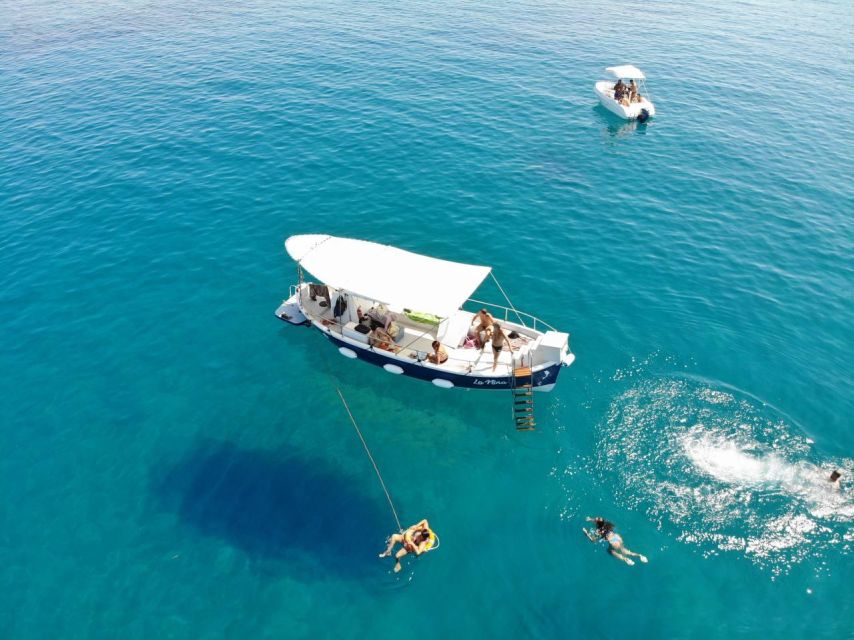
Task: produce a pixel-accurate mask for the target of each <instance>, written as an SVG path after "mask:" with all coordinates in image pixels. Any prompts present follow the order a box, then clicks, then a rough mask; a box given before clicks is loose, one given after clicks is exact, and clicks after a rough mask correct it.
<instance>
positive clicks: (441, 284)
mask: <svg viewBox="0 0 854 640" xmlns="http://www.w3.org/2000/svg"><path fill="white" fill-rule="evenodd" d="M285 250H286V251H287V252H288V254H289V255H290V256H291V258H293V259H294V260H296V261H297V262H298V263H299V265H300V266H301V267H302V268H303V269H305V270H306V271H308V272H309V273H311V274H312V275H313V276H314V277H316V278H317V279H318V280H320V281H321V282H324V283H326V284H328V285H330V286H332V287H334V288H336V289H341V290H344V291H348V292H350V293H352V294H355V295H357V296H360V297H363V298H369V299H371V300H376V301H377V302H382V303H384V304H386V305H389V306H391V307H397V308H407V309H421V310H423V311H425V312H429V313H431V314H435V315H436V316H439V317H441V318H447V317H449V316H451V315H453V314H454V313H455V312H456V311H457V310H458V309H460V308H461V307H462V306H463V303H464V302H465V301H466V300H468V299H469V298H470V297H471V295H472V293H474V291H475V289H477V288H478V287H479V286H480V284H481V283H482V282H483V280H484V278H486V276H488V275H489V272H490V271H491V269H490V267H482V266H478V265H473V264H463V263H461V262H451V261H449V260H440V259H438V258H430V257H428V256H423V255H420V254H417V253H411V252H409V251H404V250H403V249H398V248H396V247H390V246H388V245H384V244H378V243H376V242H368V241H366V240H354V239H351V238H338V237H335V236H330V235H324V234H308V235H298V236H291V237H290V238H288V239H287V240H286V241H285Z"/></svg>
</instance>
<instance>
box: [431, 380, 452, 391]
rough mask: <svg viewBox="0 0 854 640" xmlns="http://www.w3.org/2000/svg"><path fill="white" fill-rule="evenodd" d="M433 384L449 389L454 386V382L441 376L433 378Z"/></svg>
mask: <svg viewBox="0 0 854 640" xmlns="http://www.w3.org/2000/svg"><path fill="white" fill-rule="evenodd" d="M433 384H435V385H436V386H437V387H441V388H442V389H451V388H453V386H454V383H453V382H451V381H450V380H443V379H442V378H433Z"/></svg>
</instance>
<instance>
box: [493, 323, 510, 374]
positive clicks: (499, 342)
mask: <svg viewBox="0 0 854 640" xmlns="http://www.w3.org/2000/svg"><path fill="white" fill-rule="evenodd" d="M505 344H506V345H507V348H508V349H510V351H513V345H512V344H510V338H508V337H507V335H506V334H505V333H504V332H503V331H502V330H501V325H500V324H498V323H497V322H493V323H492V370H493V371H495V367H497V366H498V356H500V355H501V352H502V351H503V350H504V345H505Z"/></svg>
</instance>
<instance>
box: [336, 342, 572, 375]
mask: <svg viewBox="0 0 854 640" xmlns="http://www.w3.org/2000/svg"><path fill="white" fill-rule="evenodd" d="M321 333H323V335H324V336H326V337H327V338H328V339H329V341H330V342H332V344H334V345H335V346H336V347H338V348H340V347H344V348H345V349H349V350H351V351H353V352H355V353H356V357H357V358H358V359H359V360H363V361H364V362H368V363H370V364H373V365H376V366H378V367H382V366H384V365H387V364H390V365H394V366H396V367H400V368H401V369H403V373H402V375H405V376H409V377H410V378H418V379H419V380H426V381H428V382H434V381H435V380H444V381H446V382H450V383H451V384H452V385H453V386H454V387H463V388H470V389H510V388H511V386H512V378H511V377H510V376H496V377H494V378H493V377H485V376H468V375H464V374H460V373H453V372H450V371H442V370H441V369H436V368H434V367H427V366H424V365H423V364H421V363H420V362H416V361H415V360H411V361H408V362H407V361H401V360H399V359H397V358H392V357H389V356H387V355H385V352H383V351H378V350H375V349H370V348H363V347H356V346H354V345H353V344H351V343H349V342H344V341H343V340H341V339H339V338H337V337H336V336H334V335H333V334H332V333H329V332H326V331H321ZM560 369H561V365H560V364H554V365H552V366H550V367H546V368H544V369H542V370H540V371H535V372H534V381H533V386H534V387H535V388H536V387H543V386H547V385H548V386H549V387H550V386H551V385H553V384H554V383H555V382H557V377H558V374H559V373H560ZM434 384H436V383H435V382H434Z"/></svg>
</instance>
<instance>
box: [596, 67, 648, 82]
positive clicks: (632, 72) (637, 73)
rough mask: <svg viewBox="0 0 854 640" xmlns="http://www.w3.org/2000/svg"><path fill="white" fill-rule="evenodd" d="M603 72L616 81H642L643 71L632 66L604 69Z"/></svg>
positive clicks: (643, 77)
mask: <svg viewBox="0 0 854 640" xmlns="http://www.w3.org/2000/svg"><path fill="white" fill-rule="evenodd" d="M605 71H606V72H607V73H608V74H610V75H612V76H614V77H615V78H617V80H644V79H645V78H646V76H645V75H644V74H643V71H641V70H640V69H638V68H637V67H636V66H634V65H632V64H621V65H619V66H617V67H606V68H605Z"/></svg>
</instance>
